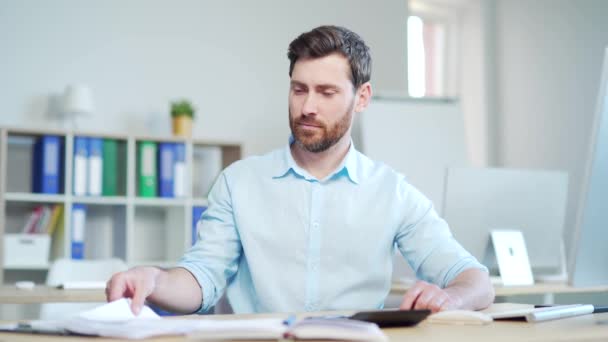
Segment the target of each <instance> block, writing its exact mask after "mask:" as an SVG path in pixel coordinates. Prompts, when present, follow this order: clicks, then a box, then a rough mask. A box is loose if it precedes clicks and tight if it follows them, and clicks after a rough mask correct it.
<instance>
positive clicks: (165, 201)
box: [133, 197, 186, 207]
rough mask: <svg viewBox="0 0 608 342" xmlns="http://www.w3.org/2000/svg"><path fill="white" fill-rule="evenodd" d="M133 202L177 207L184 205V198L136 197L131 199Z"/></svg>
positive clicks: (144, 204)
mask: <svg viewBox="0 0 608 342" xmlns="http://www.w3.org/2000/svg"><path fill="white" fill-rule="evenodd" d="M133 202H134V203H135V205H139V206H150V207H165V206H170V207H179V206H184V205H186V200H185V199H184V198H160V197H154V198H146V197H137V198H135V199H134V200H133Z"/></svg>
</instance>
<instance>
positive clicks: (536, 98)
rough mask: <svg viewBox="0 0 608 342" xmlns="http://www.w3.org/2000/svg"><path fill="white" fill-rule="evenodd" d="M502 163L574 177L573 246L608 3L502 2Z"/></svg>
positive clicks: (499, 6) (499, 28)
mask: <svg viewBox="0 0 608 342" xmlns="http://www.w3.org/2000/svg"><path fill="white" fill-rule="evenodd" d="M496 17H497V23H496V25H497V31H496V39H497V40H496V54H497V59H496V63H497V66H498V69H497V70H498V74H497V94H498V97H497V108H496V109H497V111H496V114H497V116H496V120H497V123H496V125H497V126H496V127H498V130H497V136H496V138H495V139H496V142H497V147H498V148H497V151H496V152H497V155H496V156H497V161H498V164H499V165H502V166H509V167H518V168H533V169H534V168H538V169H555V170H565V171H567V172H569V174H570V200H571V201H570V203H569V206H568V216H567V219H566V237H567V241H569V240H570V236H571V233H572V227H573V225H574V216H575V212H576V209H577V208H576V200H578V198H579V190H580V182H581V177H582V172H583V168H584V164H585V160H586V155H585V153H586V151H587V146H588V143H589V141H588V138H589V135H590V132H591V130H590V129H591V125H592V118H593V115H594V111H595V105H596V97H597V92H598V86H599V80H600V73H601V60H602V56H603V51H604V48H605V47H606V46H608V35H607V34H606V32H608V20H606V18H608V1H604V0H584V1H568V0H535V1H528V0H498V1H497V6H496Z"/></svg>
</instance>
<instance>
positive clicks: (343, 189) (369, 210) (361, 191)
mask: <svg viewBox="0 0 608 342" xmlns="http://www.w3.org/2000/svg"><path fill="white" fill-rule="evenodd" d="M201 220H202V221H201V222H199V226H200V230H199V237H198V241H197V242H196V244H195V245H194V246H193V247H192V248H191V249H190V250H189V251H188V252H187V253H186V254H185V255H184V256H183V258H182V259H181V260H180V262H179V264H178V266H179V267H183V268H185V269H187V270H188V271H190V272H191V273H192V274H193V275H194V277H195V278H196V280H197V281H198V283H199V284H200V286H201V288H202V293H203V303H202V306H201V308H200V312H205V311H207V310H209V309H210V308H211V307H213V306H214V305H215V303H216V302H217V301H218V299H219V298H220V297H221V296H222V294H223V292H224V290H227V295H228V299H229V301H230V304H231V305H232V308H233V310H234V311H235V312H236V313H250V312H300V311H318V310H347V309H354V310H362V309H378V308H382V306H383V302H384V300H385V297H386V296H387V294H388V292H389V290H390V286H391V273H392V264H393V254H394V252H395V248H396V247H397V248H399V250H400V251H401V254H402V255H403V256H404V257H405V258H406V260H407V261H408V262H409V264H410V265H411V266H412V268H413V270H414V271H415V272H416V274H417V276H418V277H419V278H420V279H423V280H426V281H429V282H432V283H435V284H437V285H439V286H441V287H445V286H446V285H447V284H449V283H450V281H451V280H452V279H454V277H455V276H456V275H458V274H459V273H460V272H462V271H463V270H465V269H467V268H472V267H474V268H481V269H485V267H484V266H482V265H481V264H479V263H478V262H477V260H475V258H474V257H473V256H471V255H470V254H469V253H468V252H467V251H466V250H464V248H462V247H461V246H460V245H459V244H458V243H457V242H456V241H455V240H454V238H453V237H452V234H451V233H450V230H449V228H448V225H447V224H446V222H445V221H444V220H443V219H441V218H440V217H439V216H438V215H437V213H436V212H435V210H434V209H433V205H432V203H431V202H430V201H429V200H428V199H427V198H426V197H425V196H424V195H422V194H421V193H420V192H419V191H418V190H416V189H415V188H414V187H413V186H412V185H411V184H409V183H408V182H407V181H406V179H405V177H404V176H403V175H401V174H399V173H397V172H396V171H394V170H393V169H391V168H389V167H388V166H386V165H384V164H382V163H378V162H374V161H372V160H370V159H369V158H367V157H366V156H364V155H363V154H361V153H360V152H358V151H357V150H356V149H355V148H354V145H353V144H352V143H351V147H350V149H349V151H348V154H347V155H346V157H345V158H344V160H343V161H342V164H341V165H340V166H339V167H338V168H337V169H336V170H335V172H332V173H331V174H330V175H329V176H328V177H327V178H325V179H322V180H319V179H316V178H315V177H313V176H312V175H310V174H309V173H308V172H306V170H304V169H302V168H300V167H299V166H298V165H297V164H296V163H295V161H294V159H293V157H292V155H291V152H290V148H289V145H287V146H286V147H285V148H283V149H280V150H276V151H273V152H271V153H268V154H266V155H264V156H257V157H250V158H247V159H244V160H241V161H238V162H236V163H234V164H232V165H231V166H229V167H228V168H226V169H225V170H224V171H223V172H222V173H221V174H220V176H219V177H218V179H217V181H216V183H215V184H214V186H213V188H212V189H211V192H210V194H209V207H208V209H207V210H206V211H205V212H204V214H203V215H202V217H201Z"/></svg>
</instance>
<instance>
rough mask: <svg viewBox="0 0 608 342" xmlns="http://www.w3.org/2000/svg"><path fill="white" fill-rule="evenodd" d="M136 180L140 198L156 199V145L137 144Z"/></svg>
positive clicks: (149, 142)
mask: <svg viewBox="0 0 608 342" xmlns="http://www.w3.org/2000/svg"><path fill="white" fill-rule="evenodd" d="M137 160H138V163H137V179H138V195H139V196H140V197H156V188H157V184H156V183H157V175H156V143H155V142H153V141H140V142H139V143H138V144H137Z"/></svg>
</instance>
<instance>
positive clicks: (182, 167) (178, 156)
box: [173, 143, 186, 197]
mask: <svg viewBox="0 0 608 342" xmlns="http://www.w3.org/2000/svg"><path fill="white" fill-rule="evenodd" d="M173 194H174V195H175V197H185V196H186V144H184V143H175V159H174V163H173Z"/></svg>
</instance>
